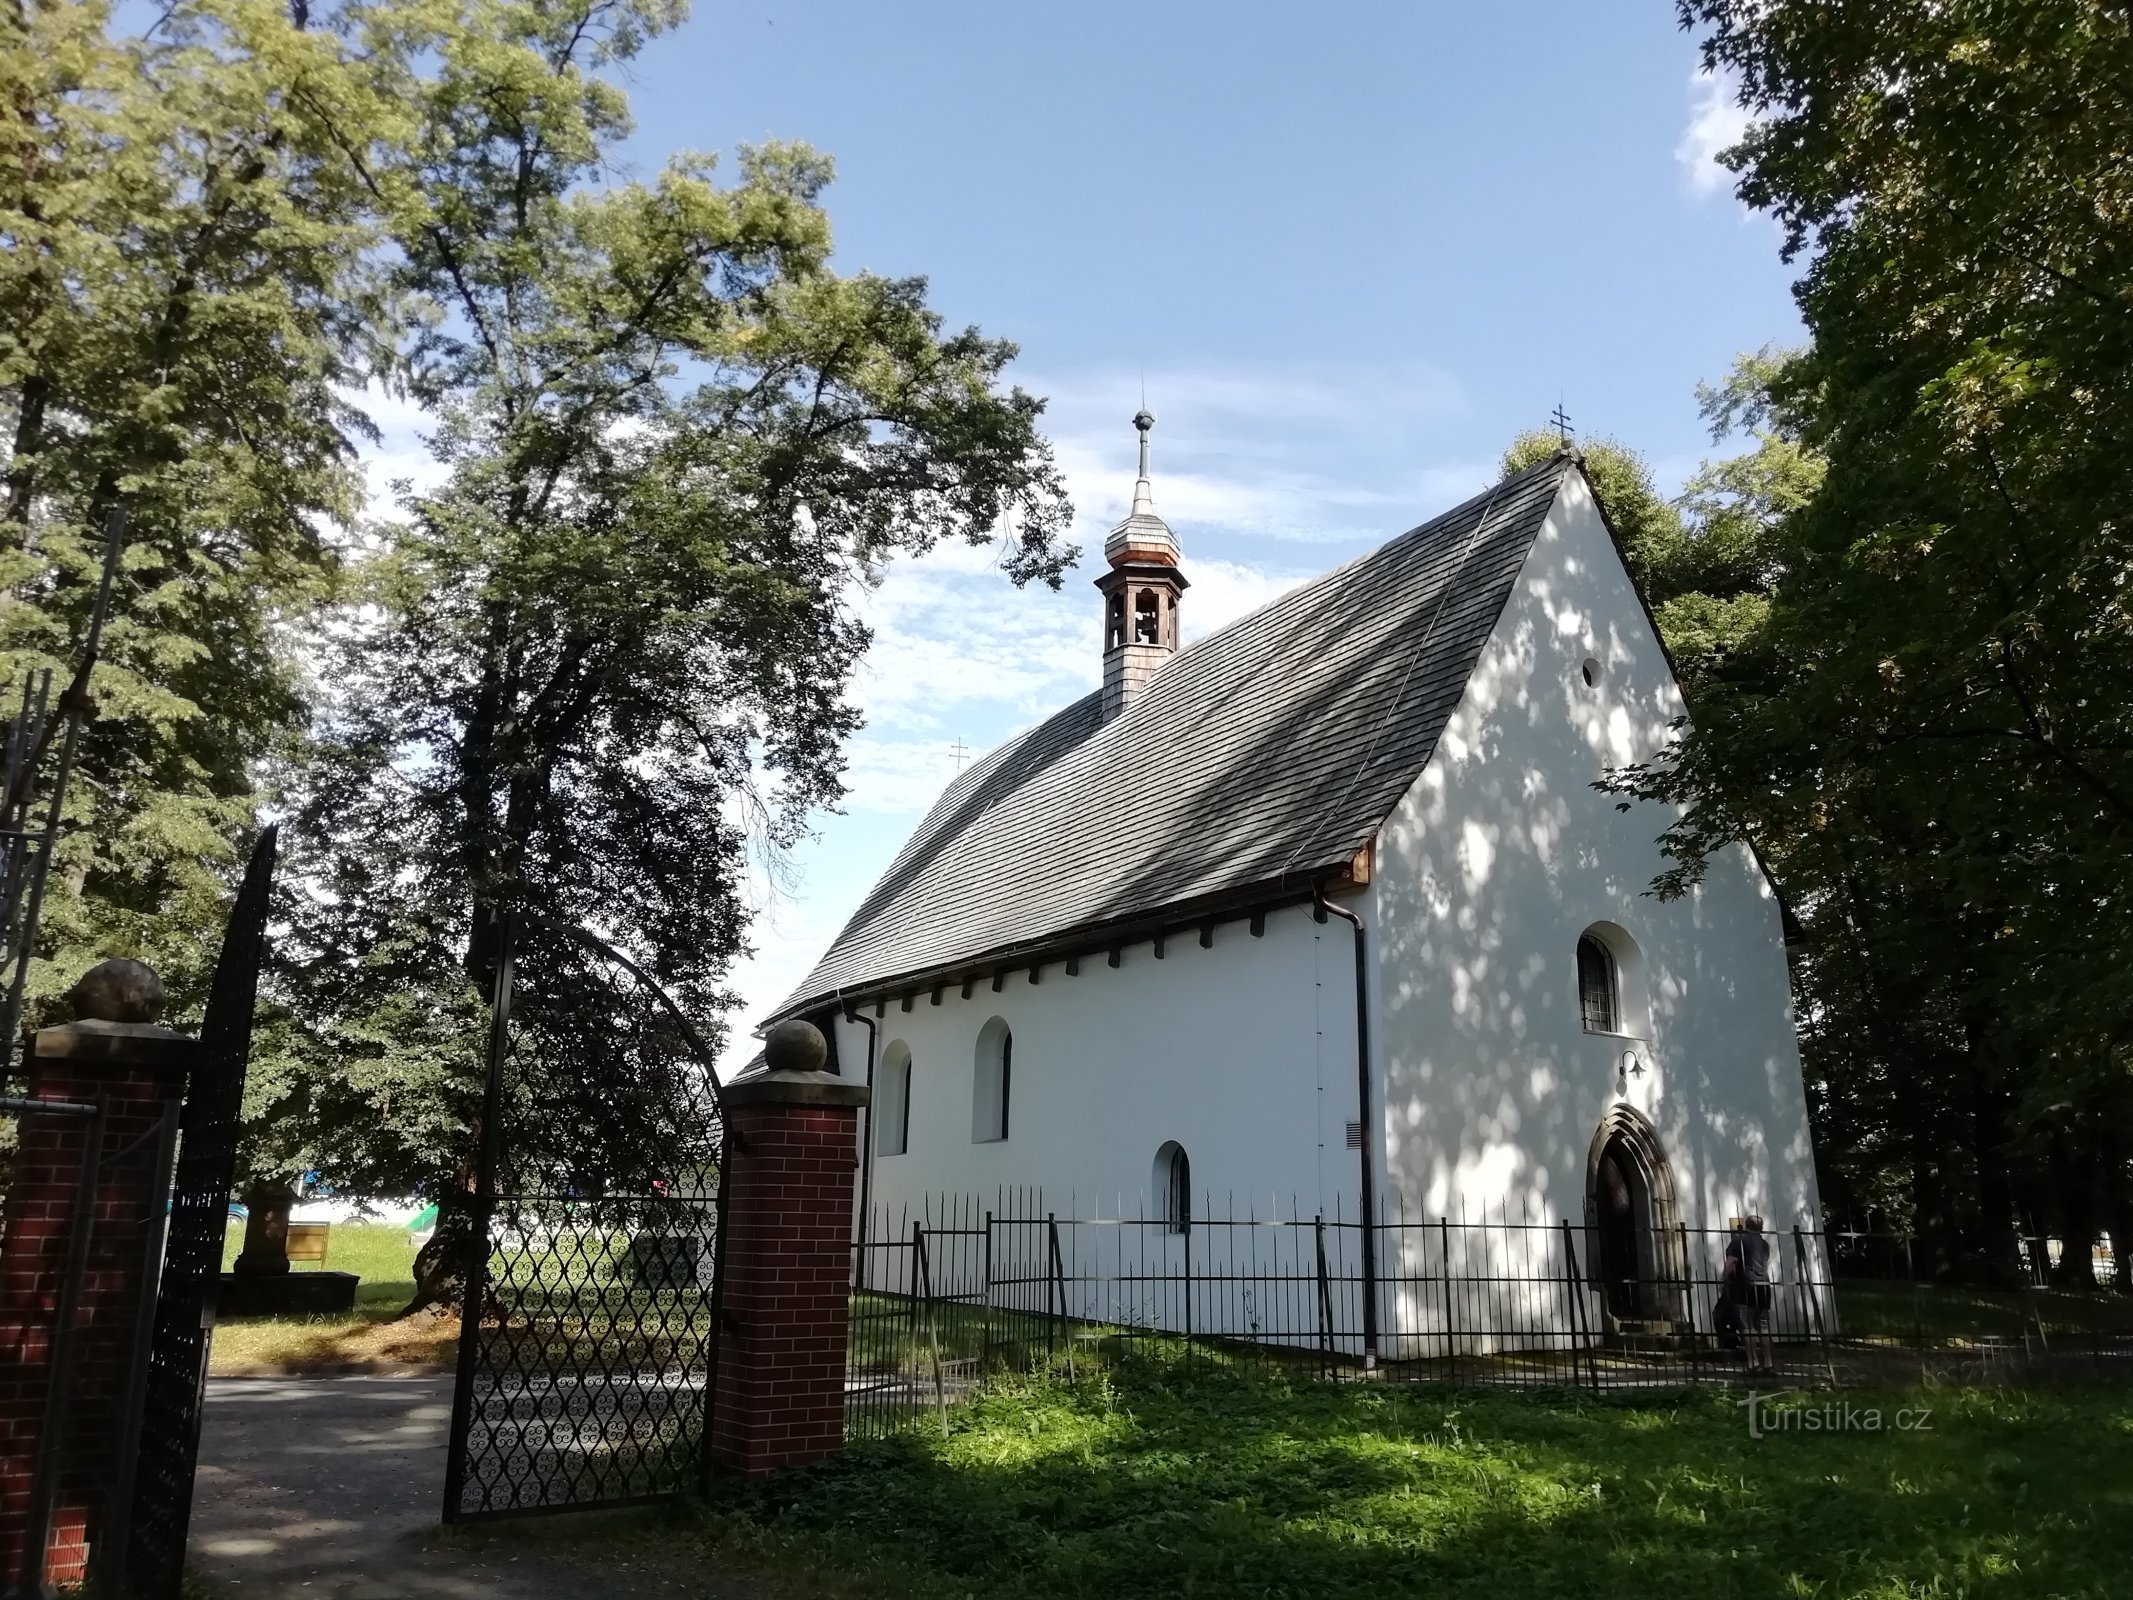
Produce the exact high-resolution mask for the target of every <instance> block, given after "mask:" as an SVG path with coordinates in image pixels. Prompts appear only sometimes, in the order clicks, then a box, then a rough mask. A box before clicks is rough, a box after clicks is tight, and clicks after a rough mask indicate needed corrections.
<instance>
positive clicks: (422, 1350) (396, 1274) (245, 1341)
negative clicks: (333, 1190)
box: [209, 1222, 457, 1377]
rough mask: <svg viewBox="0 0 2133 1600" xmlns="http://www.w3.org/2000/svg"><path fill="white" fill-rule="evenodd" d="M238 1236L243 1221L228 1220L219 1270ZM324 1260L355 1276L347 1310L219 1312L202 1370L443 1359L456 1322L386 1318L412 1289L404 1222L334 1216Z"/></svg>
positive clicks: (396, 1364)
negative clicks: (222, 1316) (227, 1315)
mask: <svg viewBox="0 0 2133 1600" xmlns="http://www.w3.org/2000/svg"><path fill="white" fill-rule="evenodd" d="M243 1242H244V1227H243V1224H241V1223H237V1222H232V1223H231V1224H230V1228H229V1231H228V1232H227V1233H226V1234H224V1236H223V1240H222V1266H223V1270H224V1271H227V1270H228V1269H229V1267H230V1264H231V1263H232V1262H234V1261H235V1260H236V1259H237V1252H238V1250H239V1248H240V1247H241V1246H242V1244H243ZM324 1265H325V1267H326V1269H327V1270H329V1271H334V1272H353V1273H355V1274H357V1275H358V1276H359V1277H360V1278H361V1280H362V1281H361V1282H360V1283H358V1284H357V1285H356V1304H355V1310H354V1311H352V1312H349V1313H347V1314H345V1315H341V1316H317V1317H231V1318H227V1319H225V1320H223V1321H222V1322H220V1323H219V1324H218V1325H217V1326H216V1329H215V1341H214V1345H213V1349H212V1353H211V1355H210V1357H209V1370H210V1371H211V1372H213V1373H215V1374H216V1375H217V1376H218V1377H229V1376H237V1375H246V1374H270V1373H291V1374H294V1373H304V1372H344V1371H383V1370H397V1369H400V1368H405V1367H411V1366H430V1365H435V1364H437V1363H440V1362H444V1361H449V1360H450V1359H451V1353H452V1346H453V1340H454V1337H455V1335H456V1333H457V1325H456V1324H452V1325H450V1326H439V1325H438V1324H437V1322H436V1320H435V1319H432V1318H428V1317H422V1318H418V1319H416V1320H414V1321H412V1322H409V1323H399V1324H390V1325H388V1324H387V1323H386V1319H387V1318H388V1317H390V1316H392V1314H393V1313H394V1312H396V1311H398V1310H399V1309H400V1308H401V1307H402V1306H404V1305H406V1304H407V1302H408V1298H409V1296H411V1295H412V1294H413V1293H414V1289H415V1246H414V1245H413V1244H412V1243H410V1242H409V1240H408V1236H407V1230H406V1229H405V1228H398V1227H394V1226H392V1225H391V1224H390V1223H382V1222H336V1223H335V1224H334V1225H333V1231H332V1232H331V1233H329V1234H328V1235H327V1236H326V1260H325V1263H324ZM294 1270H296V1271H298V1272H307V1271H311V1270H313V1269H312V1268H310V1267H308V1266H299V1267H297V1268H295V1269H294Z"/></svg>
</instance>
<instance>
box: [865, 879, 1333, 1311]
mask: <svg viewBox="0 0 2133 1600" xmlns="http://www.w3.org/2000/svg"><path fill="white" fill-rule="evenodd" d="M1354 995H1355V990H1354V966H1353V958H1352V953H1351V945H1350V937H1349V930H1348V925H1347V924H1346V923H1344V922H1341V921H1339V920H1338V919H1331V920H1328V921H1327V922H1325V923H1323V924H1321V923H1318V922H1316V921H1315V920H1314V919H1313V917H1312V914H1311V911H1310V909H1309V908H1308V907H1306V906H1297V907H1290V908H1287V909H1283V910H1278V911H1274V912H1271V913H1269V914H1268V915H1267V918H1266V923H1265V932H1264V934H1263V935H1262V936H1258V937H1255V936H1254V935H1253V934H1252V933H1251V930H1250V924H1249V922H1248V921H1247V920H1245V919H1241V918H1240V919H1238V920H1235V921H1226V922H1222V923H1220V924H1218V925H1217V926H1216V928H1215V931H1214V943H1213V945H1212V947H1211V948H1202V946H1201V944H1200V942H1199V935H1198V932H1197V930H1195V929H1190V928H1188V929H1185V930H1182V931H1180V932H1176V933H1173V934H1171V935H1170V936H1169V937H1168V938H1167V939H1166V941H1165V945H1164V954H1163V957H1162V959H1160V960H1159V959H1157V958H1156V956H1155V954H1154V949H1153V946H1152V945H1151V944H1150V943H1149V942H1147V941H1145V940H1144V941H1142V942H1141V943H1138V944H1134V945H1129V946H1127V947H1126V948H1125V949H1124V951H1123V954H1122V957H1121V962H1120V965H1119V966H1118V967H1116V968H1113V967H1111V966H1110V965H1108V963H1107V961H1106V957H1105V954H1104V953H1103V952H1101V951H1098V952H1096V953H1095V954H1093V955H1084V956H1083V957H1082V958H1081V961H1080V971H1079V974H1078V975H1076V976H1073V977H1069V976H1068V975H1067V973H1066V970H1065V965H1064V963H1063V962H1061V961H1059V960H1057V959H1054V960H1052V961H1049V962H1047V963H1045V965H1044V967H1043V968H1042V971H1041V976H1040V978H1039V981H1038V982H1037V983H1035V984H1032V983H1031V982H1030V981H1029V973H1028V969H1027V968H1026V967H1018V968H1015V969H1012V970H1010V971H1008V972H1007V973H1006V975H1005V977H1004V980H1003V982H1002V986H1001V988H1000V989H999V990H998V991H997V992H996V991H995V990H994V989H993V987H992V985H991V982H990V981H989V980H987V979H980V980H979V981H978V982H977V983H976V984H975V985H974V986H973V988H972V991H971V994H970V997H969V998H968V999H965V998H963V995H962V990H961V987H960V986H959V985H953V984H952V985H949V986H948V987H947V988H946V989H945V990H944V991H943V993H942V995H941V1000H940V1004H938V1005H935V1004H933V1003H932V997H931V994H930V992H927V991H921V992H920V993H918V994H917V995H916V996H914V997H913V999H912V1001H911V1007H910V1009H909V1010H908V1011H906V1010H904V1009H903V1007H902V1005H901V1003H900V1002H899V1001H894V1000H892V1001H890V1002H889V1003H888V1005H887V1008H886V1011H885V1013H884V1014H883V1015H882V1016H880V1017H878V1018H873V1008H872V1007H868V1008H867V1011H866V1015H867V1016H868V1017H870V1018H873V1020H874V1026H875V1028H876V1029H877V1030H878V1037H879V1043H878V1046H877V1048H878V1049H880V1050H884V1051H885V1050H887V1049H888V1048H889V1046H890V1045H891V1044H892V1043H894V1042H897V1041H901V1042H902V1043H903V1044H905V1045H907V1046H908V1047H909V1048H910V1051H911V1063H912V1065H911V1079H910V1083H911V1089H910V1119H909V1142H908V1145H907V1147H906V1149H905V1150H904V1151H903V1152H902V1153H901V1154H896V1155H881V1154H878V1153H872V1130H871V1129H869V1130H867V1133H868V1140H869V1144H868V1148H869V1152H870V1154H869V1159H870V1160H871V1161H872V1163H873V1171H872V1180H871V1191H872V1194H871V1211H872V1221H871V1224H870V1227H869V1234H870V1236H871V1237H873V1238H876V1239H886V1238H895V1239H898V1240H903V1239H907V1238H908V1237H909V1230H910V1224H911V1221H912V1220H913V1219H914V1218H916V1219H919V1220H921V1221H923V1222H925V1223H926V1225H927V1226H929V1227H933V1226H940V1227H943V1228H945V1227H947V1226H948V1225H949V1224H950V1223H951V1222H952V1221H953V1214H954V1213H955V1211H956V1208H957V1207H958V1206H960V1207H961V1213H960V1214H961V1216H962V1217H963V1219H964V1220H965V1221H966V1222H968V1221H970V1220H971V1219H973V1218H974V1219H976V1225H978V1226H982V1221H983V1214H984V1212H985V1211H986V1210H987V1209H994V1210H996V1211H998V1212H999V1213H1000V1214H1001V1215H1003V1216H1005V1215H1010V1214H1012V1215H1019V1216H1042V1215H1043V1214H1044V1213H1046V1212H1056V1213H1057V1215H1058V1216H1059V1217H1061V1218H1062V1219H1065V1218H1076V1219H1081V1220H1082V1221H1084V1222H1086V1221H1088V1220H1089V1219H1099V1220H1105V1221H1115V1220H1117V1219H1119V1218H1121V1217H1125V1218H1146V1217H1151V1216H1156V1215H1159V1214H1160V1210H1161V1199H1160V1197H1159V1196H1157V1195H1155V1194H1153V1193H1151V1187H1152V1183H1153V1179H1154V1176H1155V1160H1156V1153H1157V1151H1158V1150H1159V1149H1160V1148H1161V1147H1162V1146H1163V1144H1164V1142H1165V1141H1167V1140H1175V1141H1176V1142H1178V1143H1179V1144H1181V1145H1183V1146H1184V1148H1185V1150H1186V1152H1187V1154H1188V1155H1189V1157H1190V1159H1191V1171H1192V1186H1193V1189H1194V1191H1195V1204H1194V1214H1195V1217H1196V1218H1198V1219H1201V1220H1202V1221H1203V1222H1204V1221H1209V1220H1211V1219H1217V1218H1224V1219H1226V1218H1229V1217H1232V1216H1234V1217H1236V1218H1250V1217H1257V1218H1260V1219H1269V1218H1275V1219H1281V1220H1291V1219H1294V1218H1301V1219H1302V1220H1303V1222H1304V1223H1305V1224H1306V1226H1304V1227H1303V1228H1301V1229H1299V1230H1294V1231H1295V1233H1296V1236H1297V1239H1298V1240H1300V1241H1301V1242H1300V1243H1293V1242H1292V1243H1291V1244H1290V1245H1288V1246H1286V1247H1283V1246H1277V1244H1276V1242H1275V1241H1274V1238H1273V1234H1274V1232H1275V1231H1276V1230H1266V1229H1261V1230H1257V1232H1256V1234H1255V1233H1252V1232H1249V1231H1247V1230H1241V1229H1240V1230H1237V1241H1238V1244H1239V1248H1245V1247H1247V1246H1253V1247H1256V1248H1259V1249H1261V1250H1262V1251H1264V1252H1274V1251H1276V1250H1277V1248H1288V1249H1290V1250H1291V1251H1293V1250H1295V1249H1301V1250H1303V1251H1305V1252H1308V1251H1309V1250H1310V1249H1311V1248H1312V1243H1311V1230H1310V1228H1309V1226H1308V1224H1309V1222H1310V1219H1311V1218H1312V1217H1313V1216H1314V1215H1315V1214H1316V1213H1317V1212H1319V1211H1320V1210H1323V1211H1324V1213H1325V1214H1326V1215H1327V1216H1328V1217H1329V1218H1331V1217H1334V1216H1335V1215H1339V1216H1341V1217H1343V1218H1345V1219H1346V1220H1347V1221H1349V1222H1351V1223H1352V1222H1353V1220H1354V1218H1355V1212H1356V1204H1357V1194H1358V1189H1357V1182H1356V1169H1357V1158H1356V1153H1355V1152H1354V1151H1353V1150H1351V1149H1349V1148H1348V1147H1347V1143H1346V1130H1347V1125H1348V1122H1349V1120H1350V1119H1351V1118H1353V1117H1355V1116H1356V1076H1355V1031H1354V1008H1355V999H1354ZM993 1017H1000V1018H1003V1019H1004V1020H1005V1021H1006V1022H1007V1024H1008V1026H1009V1027H1010V1028H1011V1029H1012V1031H1013V1038H1014V1049H1013V1066H1012V1073H1011V1080H1010V1089H1009V1115H1008V1137H1007V1138H1006V1139H1005V1140H1001V1141H988V1142H980V1141H974V1140H973V1139H972V1137H971V1134H972V1116H971V1110H972V1097H973V1094H974V1093H975V1092H976V1071H977V1060H978V1037H979V1034H980V1031H981V1030H982V1029H983V1028H984V1027H985V1024H986V1023H987V1022H988V1021H989V1020H990V1019H991V1018H993ZM836 1028H837V1053H838V1060H839V1063H840V1065H841V1068H842V1070H843V1071H844V1072H845V1073H846V1074H847V1075H850V1076H854V1077H857V1076H859V1075H861V1074H862V1073H863V1072H864V1071H865V1066H866V1059H867V1054H866V1052H867V1030H866V1028H865V1026H864V1025H863V1024H861V1023H858V1022H853V1021H846V1020H840V1021H839V1022H838V1023H837V1024H836ZM1285 1236H1286V1231H1284V1237H1285ZM1025 1246H1026V1247H1027V1251H1028V1252H1029V1253H1035V1252H1038V1251H1041V1249H1042V1245H1041V1242H1039V1241H1038V1240H1037V1239H1036V1237H1035V1235H1034V1234H1032V1236H1031V1237H1030V1238H1028V1239H1025V1240H1022V1241H1020V1242H1019V1243H1017V1242H1015V1241H1010V1240H1008V1239H1007V1238H1006V1237H1005V1235H1004V1234H1003V1235H1002V1236H1001V1237H1000V1238H997V1239H995V1241H994V1248H995V1255H996V1256H998V1255H999V1253H1000V1252H1001V1251H1003V1250H1008V1249H1010V1248H1013V1249H1022V1248H1023V1247H1025ZM1063 1247H1064V1248H1065V1249H1067V1250H1068V1251H1069V1252H1070V1253H1071V1252H1073V1251H1074V1250H1076V1249H1077V1248H1078V1249H1079V1250H1081V1251H1082V1252H1083V1259H1081V1260H1080V1261H1079V1262H1076V1261H1071V1260H1070V1261H1069V1262H1068V1263H1067V1271H1068V1273H1069V1274H1070V1275H1087V1276H1091V1277H1094V1276H1098V1275H1101V1274H1102V1273H1111V1274H1114V1275H1115V1274H1116V1272H1117V1270H1118V1269H1119V1268H1121V1267H1122V1268H1123V1269H1125V1270H1126V1271H1127V1272H1132V1271H1135V1270H1140V1271H1154V1272H1161V1271H1164V1270H1170V1271H1175V1270H1177V1264H1176V1263H1172V1262H1170V1261H1169V1258H1168V1256H1167V1255H1166V1254H1165V1252H1166V1251H1173V1250H1175V1249H1176V1248H1177V1247H1176V1245H1175V1244H1174V1243H1173V1242H1171V1241H1168V1240H1166V1239H1165V1238H1164V1237H1163V1235H1162V1233H1161V1230H1159V1229H1154V1228H1140V1229H1128V1230H1123V1231H1120V1230H1109V1231H1107V1230H1102V1229H1092V1228H1089V1227H1081V1228H1076V1229H1073V1230H1069V1231H1068V1232H1067V1234H1066V1237H1065V1240H1064V1245H1063ZM929 1248H930V1249H932V1250H933V1251H934V1253H935V1255H936V1257H937V1258H939V1259H937V1260H935V1261H933V1262H929V1270H931V1271H932V1272H933V1273H934V1274H935V1276H936V1278H937V1279H952V1280H953V1285H952V1286H953V1287H956V1288H959V1289H962V1290H967V1289H969V1288H970V1287H971V1285H970V1284H969V1282H968V1281H967V1280H968V1279H969V1277H970V1274H971V1272H972V1271H973V1270H974V1266H975V1262H974V1258H973V1260H968V1261H966V1260H962V1259H960V1258H959V1257H957V1256H956V1254H955V1252H957V1251H958V1250H959V1249H962V1248H963V1247H961V1246H958V1245H957V1244H955V1243H954V1241H953V1240H952V1239H951V1238H948V1237H946V1236H944V1238H943V1239H942V1241H941V1242H939V1243H938V1244H935V1245H933V1246H930V1247H929ZM1193 1249H1194V1251H1195V1252H1196V1257H1195V1262H1194V1270H1195V1271H1203V1270H1210V1269H1212V1268H1213V1266H1214V1265H1215V1263H1216V1262H1217V1261H1219V1260H1220V1259H1221V1257H1222V1256H1223V1254H1225V1253H1226V1252H1227V1249H1228V1246H1227V1244H1226V1243H1225V1242H1224V1238H1223V1236H1222V1231H1221V1230H1215V1231H1213V1232H1211V1231H1210V1230H1208V1229H1206V1228H1201V1229H1196V1232H1195V1238H1194V1243H1193ZM1095 1251H1101V1252H1103V1255H1102V1258H1101V1260H1100V1261H1099V1259H1098V1257H1097V1256H1096V1255H1095V1254H1091V1253H1090V1252H1095ZM901 1254H902V1252H900V1251H899V1252H891V1251H886V1250H885V1251H882V1252H879V1255H880V1259H879V1260H878V1261H877V1262H876V1263H875V1266H876V1268H877V1270H878V1271H882V1272H893V1271H894V1270H895V1259H896V1258H898V1257H900V1256H901ZM1285 1259H1286V1258H1285V1257H1284V1260H1285ZM1263 1265H1265V1266H1267V1267H1269V1268H1271V1267H1273V1266H1274V1265H1275V1262H1274V1257H1273V1255H1272V1254H1269V1255H1268V1256H1267V1259H1266V1261H1265V1262H1264V1263H1263ZM994 1267H995V1270H996V1275H998V1276H1000V1277H1003V1278H1004V1277H1006V1276H1008V1275H1009V1273H1008V1272H1007V1270H1006V1266H1005V1264H1003V1263H1002V1262H1001V1261H999V1260H997V1259H996V1260H995V1262H994ZM1342 1269H1343V1264H1342V1263H1340V1262H1336V1263H1335V1270H1336V1271H1340V1270H1342ZM1304 1270H1306V1271H1308V1266H1306V1268H1305V1269H1304ZM1349 1270H1352V1264H1349ZM876 1282H877V1284H880V1286H883V1287H892V1286H893V1285H888V1284H882V1283H881V1282H880V1279H879V1278H878V1277H877V1279H876ZM934 1287H935V1290H936V1292H942V1291H943V1289H944V1284H943V1282H936V1283H935V1285H934ZM1036 1292H1038V1293H1039V1294H1040V1295H1041V1292H1042V1291H1041V1290H1039V1291H1036ZM1232 1298H1234V1296H1232ZM1195 1304H1196V1306H1198V1307H1199V1309H1198V1310H1197V1312H1196V1314H1195V1321H1196V1325H1197V1326H1199V1327H1202V1328H1207V1327H1210V1326H1212V1319H1213V1318H1214V1316H1215V1311H1216V1307H1215V1305H1214V1303H1213V1301H1212V1300H1210V1299H1206V1298H1203V1297H1202V1296H1199V1295H1196V1296H1195ZM1075 1309H1076V1311H1077V1313H1079V1314H1087V1315H1092V1316H1102V1317H1107V1318H1117V1317H1118V1316H1120V1315H1121V1313H1122V1311H1124V1310H1127V1309H1130V1308H1122V1307H1120V1306H1117V1305H1112V1304H1108V1303H1107V1304H1105V1305H1101V1306H1094V1305H1091V1306H1087V1307H1082V1306H1077V1307H1076V1308H1075ZM1184 1310H1185V1308H1184V1307H1183V1305H1182V1304H1171V1305H1163V1304H1151V1305H1149V1306H1147V1307H1142V1308H1139V1310H1138V1314H1139V1315H1140V1316H1142V1317H1144V1318H1145V1319H1146V1320H1149V1321H1153V1322H1155V1323H1157V1324H1159V1325H1164V1326H1173V1327H1176V1326H1182V1325H1183V1317H1184ZM1270 1316H1271V1312H1270V1311H1269V1312H1268V1313H1266V1315H1265V1316H1263V1317H1262V1320H1267V1318H1269V1317H1270ZM1315 1326H1316V1324H1315V1322H1314V1323H1313V1327H1315Z"/></svg>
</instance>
